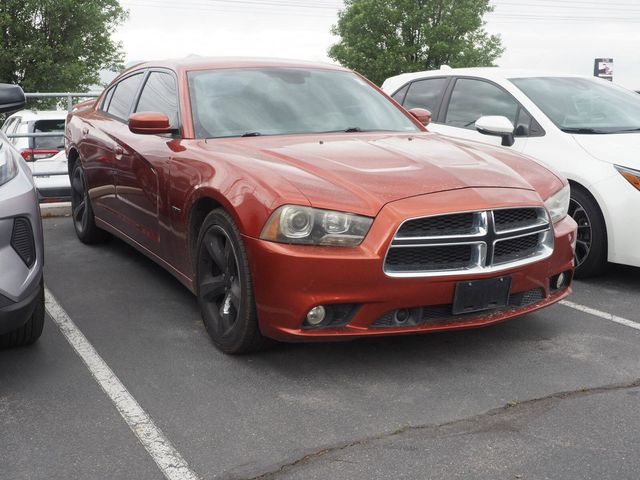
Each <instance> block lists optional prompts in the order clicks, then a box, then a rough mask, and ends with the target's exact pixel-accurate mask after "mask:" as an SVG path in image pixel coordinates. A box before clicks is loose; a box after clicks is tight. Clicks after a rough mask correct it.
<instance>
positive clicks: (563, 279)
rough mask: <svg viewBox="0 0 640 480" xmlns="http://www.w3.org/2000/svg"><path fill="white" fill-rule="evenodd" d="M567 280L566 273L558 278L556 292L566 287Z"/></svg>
mask: <svg viewBox="0 0 640 480" xmlns="http://www.w3.org/2000/svg"><path fill="white" fill-rule="evenodd" d="M565 279H566V276H565V274H564V272H563V273H561V274H560V275H558V276H557V277H556V285H555V287H556V290H560V289H561V288H562V287H563V286H564V281H565Z"/></svg>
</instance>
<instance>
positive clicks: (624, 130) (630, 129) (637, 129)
mask: <svg viewBox="0 0 640 480" xmlns="http://www.w3.org/2000/svg"><path fill="white" fill-rule="evenodd" d="M630 132H640V128H621V129H620V130H614V131H613V132H611V133H630Z"/></svg>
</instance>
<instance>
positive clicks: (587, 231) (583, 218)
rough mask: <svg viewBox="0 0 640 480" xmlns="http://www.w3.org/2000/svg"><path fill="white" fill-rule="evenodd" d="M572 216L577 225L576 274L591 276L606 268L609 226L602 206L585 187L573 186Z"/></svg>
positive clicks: (570, 213) (584, 276)
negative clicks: (603, 214)
mask: <svg viewBox="0 0 640 480" xmlns="http://www.w3.org/2000/svg"><path fill="white" fill-rule="evenodd" d="M569 215H571V217H572V218H573V219H574V220H575V221H576V223H577V224H578V234H577V240H576V251H575V254H574V262H575V265H576V270H575V277H576V278H588V277H594V276H597V275H600V274H602V273H603V272H604V271H605V270H606V268H607V250H608V245H607V227H606V225H605V223H604V217H603V216H602V212H601V211H600V207H598V204H597V203H596V201H595V200H594V198H593V197H592V196H591V194H589V193H588V192H587V191H586V190H584V189H583V188H581V187H578V186H576V185H571V200H570V203H569Z"/></svg>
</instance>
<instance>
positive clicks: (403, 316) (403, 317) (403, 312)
mask: <svg viewBox="0 0 640 480" xmlns="http://www.w3.org/2000/svg"><path fill="white" fill-rule="evenodd" d="M410 316H411V312H409V310H407V309H406V308H400V309H398V310H396V314H395V321H396V323H397V324H400V325H402V324H403V323H407V320H409V317H410Z"/></svg>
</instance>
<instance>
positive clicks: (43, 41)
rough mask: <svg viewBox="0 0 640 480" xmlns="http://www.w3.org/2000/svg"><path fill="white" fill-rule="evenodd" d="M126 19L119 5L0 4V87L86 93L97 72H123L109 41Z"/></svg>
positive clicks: (54, 0)
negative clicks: (105, 70) (15, 85)
mask: <svg viewBox="0 0 640 480" xmlns="http://www.w3.org/2000/svg"><path fill="white" fill-rule="evenodd" d="M126 16H127V12H126V11H125V10H124V9H123V8H122V7H121V6H120V4H119V3H118V0H0V82H7V83H16V84H18V85H21V86H22V88H23V89H24V90H25V91H27V92H37V91H40V92H51V91H62V92H65V91H78V90H79V91H86V90H87V89H88V88H89V87H90V86H91V85H95V84H97V83H98V82H99V71H100V70H101V69H107V70H113V71H115V70H118V69H120V68H122V62H123V52H122V45H121V44H119V43H116V42H114V41H113V40H112V38H111V35H112V33H113V32H114V30H115V29H116V27H117V26H118V25H119V24H120V23H122V22H123V21H124V20H125V19H126Z"/></svg>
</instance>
